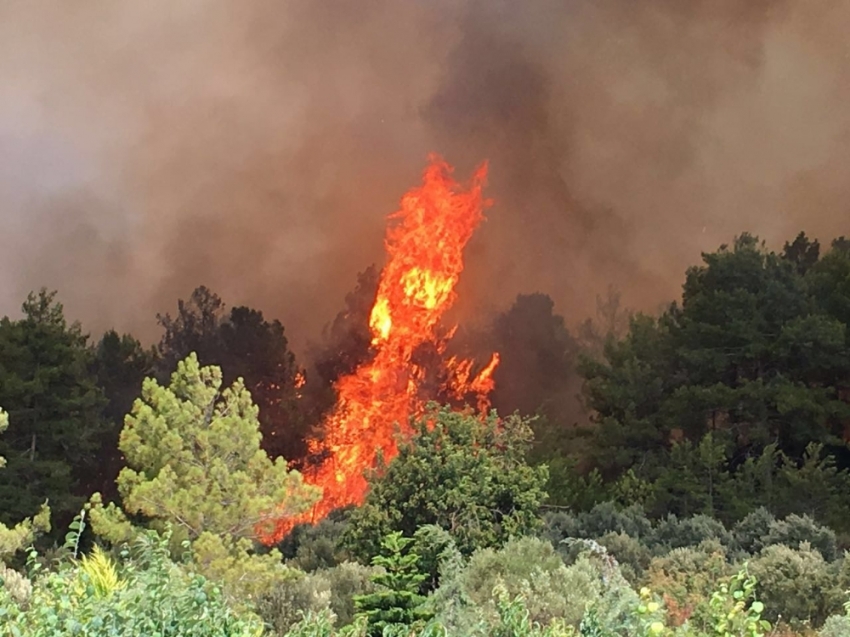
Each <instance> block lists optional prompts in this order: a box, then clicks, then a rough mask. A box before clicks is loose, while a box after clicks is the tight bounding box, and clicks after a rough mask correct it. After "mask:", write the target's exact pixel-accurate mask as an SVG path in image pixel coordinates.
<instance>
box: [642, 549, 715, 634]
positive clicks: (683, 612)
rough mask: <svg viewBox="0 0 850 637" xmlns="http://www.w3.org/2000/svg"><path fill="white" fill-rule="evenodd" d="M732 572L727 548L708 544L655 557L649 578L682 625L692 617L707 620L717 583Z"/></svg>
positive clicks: (652, 585)
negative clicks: (727, 557)
mask: <svg viewBox="0 0 850 637" xmlns="http://www.w3.org/2000/svg"><path fill="white" fill-rule="evenodd" d="M730 572H731V568H730V566H729V564H728V563H727V561H726V551H725V549H724V548H723V547H722V546H721V545H720V544H718V543H717V542H713V543H712V542H705V543H703V544H701V545H700V546H699V547H687V548H678V549H673V550H672V551H670V552H669V553H668V554H667V555H664V556H662V557H655V558H653V560H652V562H650V565H649V572H648V578H647V579H648V581H649V586H650V588H652V589H653V590H654V591H657V592H658V593H659V594H661V595H663V597H664V598H665V600H666V601H667V605H668V607H669V608H670V611H671V615H672V616H673V617H672V619H673V620H674V623H676V624H678V623H681V622H683V621H685V620H686V619H689V618H693V619H694V620H695V621H698V622H699V621H704V620H705V618H706V617H707V616H708V615H709V607H708V603H709V600H710V596H711V593H712V592H713V591H714V589H715V584H716V582H718V581H719V580H720V579H722V578H724V577H726V576H727V575H729V574H730Z"/></svg>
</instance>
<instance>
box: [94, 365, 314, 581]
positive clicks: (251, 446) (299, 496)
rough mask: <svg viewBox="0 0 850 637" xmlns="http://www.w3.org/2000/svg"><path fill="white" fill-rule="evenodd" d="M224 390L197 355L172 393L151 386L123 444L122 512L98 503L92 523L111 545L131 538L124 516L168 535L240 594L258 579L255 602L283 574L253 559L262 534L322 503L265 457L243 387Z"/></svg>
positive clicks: (276, 562) (181, 368) (176, 377)
mask: <svg viewBox="0 0 850 637" xmlns="http://www.w3.org/2000/svg"><path fill="white" fill-rule="evenodd" d="M221 387H222V376H221V370H220V369H219V368H218V367H213V366H210V367H201V366H200V365H199V363H198V359H197V357H196V356H195V355H194V354H192V355H190V356H189V357H188V358H187V359H186V360H185V361H182V362H180V363H179V364H178V366H177V371H175V372H174V374H173V375H172V378H171V384H170V385H169V386H167V387H164V386H162V385H160V384H159V383H158V382H157V381H156V380H154V379H151V378H149V379H147V380H145V382H144V385H143V387H142V396H141V398H140V399H138V400H136V402H135V404H134V405H133V410H132V412H131V413H130V414H129V415H128V416H127V418H126V421H125V425H124V429H123V431H122V432H121V438H120V442H119V448H120V449H121V451H122V453H123V454H124V457H125V458H126V461H127V466H126V467H124V468H123V469H122V470H121V473H120V474H119V476H118V492H119V494H120V496H121V499H122V503H123V510H122V509H119V508H118V507H117V506H115V505H114V504H110V505H109V506H107V507H103V506H102V501H101V498H100V495H99V494H96V496H95V497H94V498H93V508H92V516H91V521H92V527H93V528H94V530H95V532H96V533H97V534H98V535H101V536H102V537H105V538H106V539H108V540H110V541H112V542H120V541H124V540H127V539H129V538H131V537H132V536H133V535H134V534H135V531H134V528H133V527H132V525H131V524H130V522H129V519H128V516H137V517H141V518H142V519H146V520H147V521H148V524H149V526H151V527H153V528H156V529H158V530H164V529H165V528H166V527H170V528H171V529H172V530H173V531H174V533H175V542H176V541H178V540H188V541H189V542H190V544H191V547H192V552H193V557H194V559H195V561H196V562H197V563H198V564H199V567H200V569H201V570H202V572H204V573H205V574H206V575H208V576H210V577H212V578H215V579H219V580H223V581H225V582H228V581H230V582H231V583H234V584H235V585H236V584H237V583H238V586H240V587H242V588H245V587H246V586H248V585H251V584H252V579H253V580H254V581H255V583H256V586H254V587H253V589H250V588H249V591H248V594H253V593H257V592H259V591H260V590H261V589H263V587H265V586H266V585H268V584H269V583H270V580H271V579H273V577H274V576H275V571H278V570H280V569H279V567H280V555H279V553H277V552H273V553H272V554H270V555H264V556H259V555H255V554H254V549H255V548H256V546H257V540H258V538H259V536H260V533H261V531H262V530H263V528H264V525H267V524H270V523H273V521H274V520H277V519H279V518H280V517H285V516H288V515H297V514H298V513H301V512H302V511H304V510H305V509H306V508H308V507H309V506H310V505H311V504H312V503H313V502H314V501H315V499H316V497H317V495H318V494H317V492H316V489H314V488H313V487H310V486H308V485H306V484H305V483H304V482H303V481H302V478H301V475H300V474H299V473H298V472H296V471H290V470H289V468H288V467H287V464H286V461H285V460H284V459H283V458H278V459H277V460H275V461H272V460H271V459H270V458H269V457H268V456H267V455H266V452H265V451H263V450H262V449H261V448H260V442H261V434H260V431H259V421H258V409H257V407H256V405H254V403H253V402H252V400H251V394H250V393H249V392H248V391H247V390H246V389H245V386H244V385H243V383H242V381H241V380H237V381H236V382H235V383H234V384H233V385H232V386H231V387H230V388H227V389H224V390H223V391H222V389H221ZM253 558H256V559H253ZM261 558H262V559H261ZM278 574H279V573H278Z"/></svg>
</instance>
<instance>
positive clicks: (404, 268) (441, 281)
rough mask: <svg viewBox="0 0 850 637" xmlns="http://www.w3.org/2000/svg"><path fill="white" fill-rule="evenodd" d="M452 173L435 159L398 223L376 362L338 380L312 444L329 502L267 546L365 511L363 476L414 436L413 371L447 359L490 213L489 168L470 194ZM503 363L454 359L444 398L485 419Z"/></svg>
mask: <svg viewBox="0 0 850 637" xmlns="http://www.w3.org/2000/svg"><path fill="white" fill-rule="evenodd" d="M451 172H452V169H451V168H450V167H449V165H448V164H446V163H445V162H444V161H442V160H441V159H439V158H437V157H432V158H431V162H430V164H429V166H428V167H427V168H426V170H425V172H424V176H423V183H422V185H421V186H419V187H416V188H414V189H412V190H411V191H409V192H408V193H407V194H406V195H405V196H404V197H403V198H402V200H401V208H400V209H399V211H398V212H396V213H394V214H392V215H390V217H389V220H390V226H389V228H388V230H387V236H386V240H385V247H386V251H387V255H388V259H387V263H386V265H385V266H384V269H383V270H382V272H381V278H380V282H379V285H378V293H377V297H376V300H375V303H374V305H373V307H372V312H371V315H370V319H369V327H370V329H371V331H372V345H373V347H374V349H375V357H374V359H373V360H371V361H369V362H367V363H365V364H363V365H362V366H361V367H359V368H358V369H357V370H356V371H355V372H354V373H353V374H351V375H350V376H346V377H343V378H341V379H339V381H338V382H337V385H336V389H337V391H338V393H339V399H338V401H337V404H336V406H335V408H334V410H333V411H332V412H331V414H330V415H329V417H328V418H327V420H326V421H325V423H324V427H323V429H324V432H325V435H324V438H323V439H322V440H312V441H310V442H309V448H310V450H311V452H313V453H316V454H321V455H322V456H323V457H324V460H323V461H322V463H321V464H320V465H319V466H318V467H317V468H316V469H315V470H314V471H311V472H309V473H307V474H306V475H305V479H306V481H307V482H309V483H311V484H314V485H317V486H319V487H321V488H322V498H321V500H320V501H319V502H318V503H317V504H316V505H315V507H314V508H313V510H312V511H310V512H309V513H308V514H307V515H303V516H301V517H298V518H294V519H293V518H288V519H282V520H280V521H279V522H278V524H277V525H276V527H275V529H274V531H273V532H272V533H271V534H270V535H269V536H268V537H267V538H265V539H266V540H267V541H268V543H273V542H276V541H279V540H280V539H282V538H283V537H284V536H285V535H286V534H287V533H288V532H289V531H290V530H291V529H292V527H293V526H295V525H296V524H299V523H301V522H311V521H312V522H316V521H318V520H320V519H322V518H323V517H325V516H326V515H327V514H328V513H330V512H331V511H332V510H334V509H336V508H339V507H343V506H346V505H349V504H359V503H361V502H363V499H364V497H365V495H366V490H367V483H366V479H365V478H364V476H363V472H364V470H366V469H368V468H371V467H374V466H375V462H376V460H377V457H378V453H380V454H382V456H383V458H384V459H385V460H386V461H389V460H391V459H392V458H393V457H395V455H396V454H397V453H398V449H397V447H396V432H397V431H398V430H399V429H401V432H402V433H406V432H408V430H409V417H410V415H411V414H416V413H420V412H421V410H422V408H423V402H424V401H423V398H422V397H421V396H420V393H421V392H420V384H421V383H422V381H423V379H424V377H425V370H424V369H423V368H422V367H421V366H420V365H419V364H417V363H416V362H414V360H413V359H414V353H415V352H416V350H417V349H418V348H419V347H421V346H422V345H423V344H428V343H430V344H433V346H434V347H435V349H436V351H437V352H438V353H439V354H443V353H444V352H445V348H446V344H447V342H448V340H449V339H450V338H451V336H452V334H453V330H452V331H450V332H449V333H448V334H443V335H440V334H438V328H439V323H440V319H441V318H442V316H443V314H444V313H445V312H446V310H447V309H449V308H450V307H451V306H452V304H453V303H454V301H455V298H456V293H455V286H456V285H457V282H458V279H459V277H460V274H461V272H462V271H463V250H464V247H465V246H466V244H467V242H468V241H469V239H470V238H471V237H472V234H473V232H474V231H475V229H476V228H477V226H478V224H479V223H480V222H481V221H482V220H483V218H484V217H483V210H484V208H485V207H486V206H487V205H488V204H489V202H488V201H486V200H484V199H483V198H482V188H483V185H484V180H485V177H486V173H487V167H486V164H485V165H482V166H481V167H480V168H479V169H478V170H477V171H476V172H475V174H474V176H473V178H472V181H471V184H470V185H469V187H468V188H467V189H463V188H461V187H460V186H459V185H458V184H457V183H456V182H455V181H454V180H453V179H452V178H451V176H450V175H451ZM498 360H499V359H498V355H495V354H494V356H493V358H492V360H491V361H490V363H489V364H488V365H487V366H486V367H485V368H484V369H483V370H482V371H481V372H480V373H479V374H477V375H473V373H472V369H473V363H472V361H468V360H458V359H456V358H450V359H449V360H448V361H446V363H445V368H444V370H442V371H443V386H442V388H441V389H442V391H443V393H444V394H445V395H447V396H451V397H453V398H455V399H458V400H463V399H464V397H465V396H467V395H469V394H474V395H475V396H476V398H477V406H478V408H479V409H480V410H482V411H483V410H486V409H488V408H489V403H488V401H487V395H488V394H489V392H490V391H491V390H492V389H493V381H492V373H493V370H494V369H495V367H496V365H497V364H498Z"/></svg>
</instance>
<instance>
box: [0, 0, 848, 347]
mask: <svg viewBox="0 0 850 637" xmlns="http://www.w3.org/2000/svg"><path fill="white" fill-rule="evenodd" d="M848 24H850V0H811V1H810V2H792V1H791V0H786V1H781V0H640V1H636V0H593V1H590V0H559V1H555V0H534V1H533V2H516V1H509V0H469V1H461V0H429V1H428V2H424V1H414V0H394V1H389V0H368V1H367V0H364V1H362V2H357V3H343V2H331V1H327V0H325V1H316V0H309V1H308V0H293V1H289V2H280V1H279V0H275V1H272V0H240V1H239V2H232V1H230V0H226V1H225V0H187V1H185V2H172V1H170V0H169V1H166V0H147V1H146V2H143V3H141V2H136V3H131V2H126V3H113V2H94V1H92V0H77V1H75V2H65V1H62V0H52V1H40V0H8V1H6V2H4V3H2V5H0V202H1V205H0V315H2V314H13V315H14V314H16V312H17V308H18V307H19V305H20V303H21V301H22V300H23V298H24V296H25V295H26V293H27V292H28V291H29V290H31V289H34V288H38V287H41V286H47V287H49V288H55V289H58V290H59V291H60V296H61V298H62V299H63V301H64V302H65V304H66V307H67V308H68V311H69V314H70V315H71V316H73V317H74V318H78V319H80V320H82V321H83V322H84V324H85V325H86V327H87V328H89V329H90V330H93V331H97V330H100V329H103V328H107V327H112V326H114V327H116V328H118V329H120V330H125V331H132V332H133V333H134V334H136V335H138V336H140V337H142V338H143V339H146V340H153V339H155V338H157V337H158V334H159V331H158V328H157V326H156V323H155V318H154V317H155V315H156V313H157V312H164V311H169V310H172V309H173V308H174V306H175V305H176V300H177V298H178V297H183V298H186V297H187V296H188V295H189V293H190V292H191V290H192V289H193V288H194V287H196V286H197V285H199V284H205V285H207V286H209V287H210V288H212V289H213V290H214V291H216V292H217V293H219V294H220V295H221V296H222V297H223V298H224V299H225V301H226V302H227V303H228V304H231V305H236V304H249V305H252V306H254V307H258V308H260V309H262V310H264V311H265V312H266V313H267V315H269V316H274V317H279V318H280V319H281V320H282V322H283V323H284V325H286V327H287V330H288V332H289V334H290V336H291V337H293V338H294V340H295V344H296V345H299V344H303V342H304V341H305V340H306V339H308V338H311V337H314V336H316V335H317V334H318V333H319V331H320V329H321V326H322V325H323V324H324V323H325V322H326V321H327V320H329V319H330V318H331V317H332V316H333V314H334V313H335V312H336V311H337V310H338V309H339V308H340V307H341V305H342V299H343V297H344V295H345V293H346V292H347V291H348V290H350V289H351V288H352V287H353V286H354V284H355V280H356V273H357V272H358V271H359V270H362V269H364V268H366V267H367V266H368V265H369V264H370V263H373V262H376V261H377V262H382V259H383V248H382V239H383V231H384V218H385V216H386V214H388V213H389V212H392V211H393V210H395V208H396V203H397V202H398V200H399V198H400V197H401V195H402V194H403V193H404V191H405V190H407V189H408V188H409V187H410V186H412V185H415V184H416V183H418V181H419V175H420V173H421V171H422V169H423V167H424V165H425V160H426V156H427V154H428V152H429V151H436V152H438V153H440V154H442V155H444V156H445V158H446V159H447V160H448V161H449V162H450V163H453V164H456V165H457V166H458V176H459V177H460V178H465V177H466V176H467V175H468V174H469V173H470V171H471V169H472V168H473V167H474V165H475V164H477V163H478V162H480V161H481V160H483V159H489V161H490V179H489V182H490V186H489V190H488V195H489V196H491V197H492V198H494V199H495V205H494V206H493V207H492V208H491V209H490V210H489V212H488V221H487V222H486V223H485V224H484V225H483V226H482V227H481V228H480V230H479V231H478V234H477V235H476V237H475V238H474V239H473V242H472V244H471V245H470V248H469V250H468V259H467V271H466V273H465V276H464V278H463V280H462V283H461V286H460V290H459V292H460V299H461V305H462V307H461V308H460V310H461V312H463V311H474V312H481V311H482V310H489V309H494V308H502V307H504V306H505V305H507V304H508V303H509V302H510V301H511V300H512V299H513V297H514V296H515V295H516V294H517V293H518V292H530V291H538V290H539V291H543V292H547V293H549V294H551V295H552V297H553V298H554V299H555V300H556V302H557V304H558V306H557V309H558V310H559V311H560V312H562V313H563V314H565V315H566V316H567V318H568V319H569V320H571V321H577V320H580V319H581V318H583V317H584V316H585V315H587V314H589V313H591V311H592V309H593V308H594V307H595V297H596V294H597V293H600V292H604V290H605V289H606V287H607V286H608V285H609V284H614V285H615V286H616V287H618V288H620V289H621V290H622V292H623V295H624V300H625V302H626V303H627V304H628V305H630V306H632V307H638V308H643V309H650V310H652V309H655V308H656V307H657V305H658V304H659V303H661V302H663V301H666V300H670V299H672V298H674V297H675V296H676V295H677V294H678V290H679V286H680V283H681V281H682V279H683V273H684V269H685V267H687V266H688V265H690V264H693V263H695V262H697V261H698V260H699V254H700V251H703V250H713V249H715V248H716V247H717V246H718V245H719V244H720V243H723V242H729V241H731V239H732V238H733V236H734V235H736V234H739V233H740V232H742V231H744V230H748V231H751V232H754V233H756V234H758V235H760V236H761V237H762V238H764V239H766V240H767V241H768V243H769V244H770V245H772V246H775V247H781V242H782V241H784V240H786V239H792V238H793V235H795V234H796V233H797V232H798V231H799V230H801V229H805V230H806V231H807V232H808V233H809V235H810V236H815V237H819V238H820V239H821V240H823V241H829V240H830V239H831V238H832V237H833V236H835V235H838V234H850V227H848V225H850V224H848V220H850V215H848V211H847V207H846V202H847V201H848V200H850V109H848V108H847V104H848V103H850V40H848V39H847V38H846V31H847V25H848Z"/></svg>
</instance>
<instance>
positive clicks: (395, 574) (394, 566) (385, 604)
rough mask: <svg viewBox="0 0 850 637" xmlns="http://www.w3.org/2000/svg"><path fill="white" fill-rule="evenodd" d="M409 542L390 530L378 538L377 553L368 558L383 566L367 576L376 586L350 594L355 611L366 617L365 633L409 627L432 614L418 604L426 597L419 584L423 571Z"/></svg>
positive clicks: (376, 634) (372, 634) (374, 634)
mask: <svg viewBox="0 0 850 637" xmlns="http://www.w3.org/2000/svg"><path fill="white" fill-rule="evenodd" d="M412 544H413V538H406V537H404V536H403V535H402V534H401V533H400V532H394V533H390V534H389V535H387V536H386V537H385V538H384V539H383V540H382V542H381V554H380V555H376V556H375V557H374V558H372V565H373V566H376V567H381V568H382V569H383V572H379V573H377V574H375V575H373V576H372V578H371V580H372V582H373V583H374V584H376V585H377V590H375V591H374V592H372V593H368V594H366V595H359V596H357V597H355V598H354V604H355V607H356V608H357V610H358V612H360V613H362V614H363V615H365V617H366V626H367V629H366V630H367V634H368V635H369V637H382V636H383V634H384V630H385V629H390V630H392V629H396V630H398V629H399V628H407V629H409V628H410V627H411V626H414V625H416V624H418V623H421V622H424V621H427V620H428V619H430V618H431V617H432V614H431V613H429V612H428V611H426V610H425V609H423V608H422V604H423V603H424V602H425V599H426V598H425V596H424V595H420V594H419V588H420V586H421V585H422V582H424V581H425V580H426V579H427V575H425V574H424V573H421V572H420V571H419V555H417V554H416V552H415V551H414V550H412V547H411V545H412Z"/></svg>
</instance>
